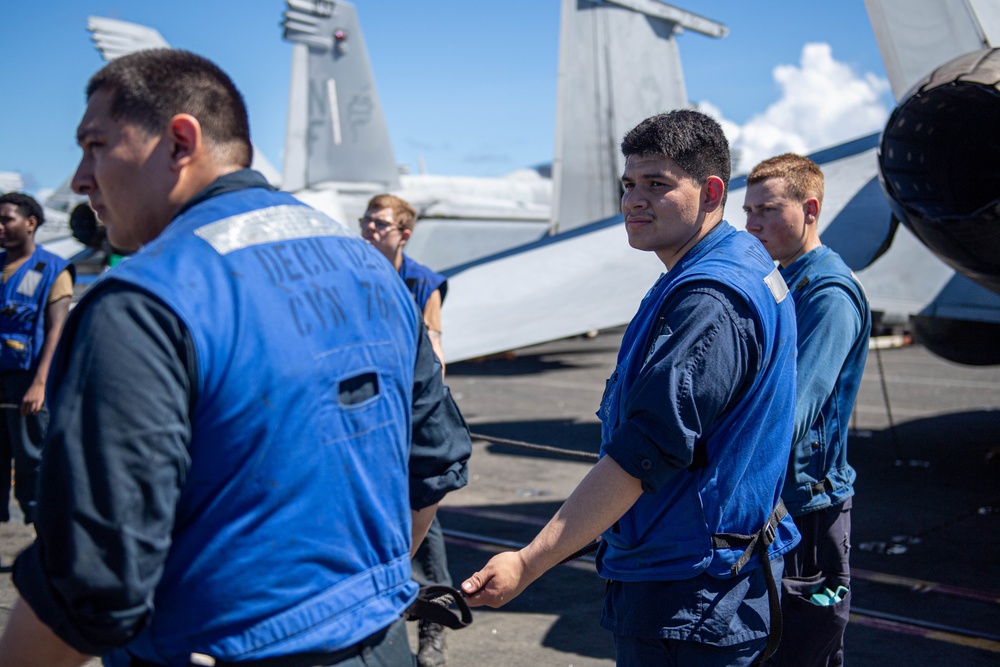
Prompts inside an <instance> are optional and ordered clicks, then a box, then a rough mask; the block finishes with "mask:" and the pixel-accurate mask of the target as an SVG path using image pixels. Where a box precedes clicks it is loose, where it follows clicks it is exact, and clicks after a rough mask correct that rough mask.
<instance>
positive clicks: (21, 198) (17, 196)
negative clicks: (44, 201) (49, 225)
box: [0, 192, 45, 227]
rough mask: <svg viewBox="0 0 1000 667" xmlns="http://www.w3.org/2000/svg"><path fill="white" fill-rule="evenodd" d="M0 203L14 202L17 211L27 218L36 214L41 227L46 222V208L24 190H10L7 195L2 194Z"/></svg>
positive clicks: (35, 216)
mask: <svg viewBox="0 0 1000 667" xmlns="http://www.w3.org/2000/svg"><path fill="white" fill-rule="evenodd" d="M0 204H13V205H14V206H16V207H17V212H18V213H20V214H21V215H23V216H24V217H25V218H30V217H32V216H34V218H35V220H36V221H37V222H38V226H39V227H41V226H42V225H43V224H45V209H44V208H42V205H41V204H39V203H38V202H37V201H36V200H35V198H34V197H32V196H31V195H26V194H24V193H23V192H8V193H7V194H5V195H0Z"/></svg>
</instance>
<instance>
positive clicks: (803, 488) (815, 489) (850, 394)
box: [781, 246, 872, 516]
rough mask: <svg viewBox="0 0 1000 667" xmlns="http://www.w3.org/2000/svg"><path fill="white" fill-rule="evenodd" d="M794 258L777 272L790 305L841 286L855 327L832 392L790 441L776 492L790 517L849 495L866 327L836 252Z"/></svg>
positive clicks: (864, 310) (857, 289)
mask: <svg viewBox="0 0 1000 667" xmlns="http://www.w3.org/2000/svg"><path fill="white" fill-rule="evenodd" d="M800 259H802V260H805V261H804V262H801V263H800V262H799V261H798V260H796V261H795V262H793V263H792V264H791V266H789V267H788V268H789V269H792V271H791V272H789V271H787V270H785V271H782V276H783V277H784V279H785V282H786V283H787V284H788V287H789V289H790V290H791V294H792V300H793V301H794V303H795V305H796V306H798V305H799V304H800V303H804V302H806V301H808V300H810V299H812V298H816V295H817V293H818V292H821V291H822V290H827V289H842V290H844V291H845V292H847V294H848V295H849V296H850V297H851V300H852V301H854V304H855V305H856V306H857V308H858V311H859V313H860V314H861V332H860V333H859V334H858V337H857V339H856V340H855V341H854V344H853V345H852V346H851V350H850V352H849V353H848V355H847V358H846V359H844V361H843V366H842V367H841V369H840V372H839V374H838V376H837V383H836V385H834V389H833V393H831V394H830V396H829V398H827V400H826V402H825V403H824V404H823V407H822V408H820V412H819V415H817V417H816V421H815V422H814V423H813V424H812V425H811V426H810V427H809V430H808V431H806V433H805V434H803V436H802V437H801V438H800V439H799V441H798V442H796V443H794V444H793V445H792V455H791V458H790V459H789V467H788V475H787V477H786V478H785V490H784V491H783V492H782V494H781V497H782V499H783V500H784V501H785V506H786V507H787V508H788V511H789V512H790V513H791V514H792V515H793V516H799V515H802V514H807V513H809V512H814V511H817V510H821V509H824V508H827V507H830V506H831V505H839V504H840V503H842V502H844V501H845V500H847V499H848V498H850V497H851V496H853V495H854V480H855V479H856V478H857V473H856V472H855V471H854V468H852V467H851V465H850V464H849V463H848V462H847V434H848V430H849V424H850V419H851V411H852V410H853V409H854V400H855V399H856V398H857V395H858V389H860V387H861V375H862V374H863V373H864V370H865V360H866V359H867V358H868V339H869V337H870V336H871V329H872V313H871V307H870V306H869V305H868V297H867V296H866V295H865V291H864V288H863V287H862V285H861V282H860V281H859V280H858V278H857V276H855V275H854V272H853V271H851V269H850V267H848V266H847V264H845V263H844V260H843V259H841V257H840V255H838V254H837V253H835V252H834V251H833V250H831V249H830V248H827V247H826V246H821V247H819V248H817V249H815V250H813V251H811V252H809V253H807V254H806V255H805V256H803V257H802V258H800ZM806 370H808V369H806Z"/></svg>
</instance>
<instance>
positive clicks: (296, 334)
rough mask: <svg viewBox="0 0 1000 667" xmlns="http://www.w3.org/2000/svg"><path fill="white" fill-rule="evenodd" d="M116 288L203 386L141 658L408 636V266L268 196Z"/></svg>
mask: <svg viewBox="0 0 1000 667" xmlns="http://www.w3.org/2000/svg"><path fill="white" fill-rule="evenodd" d="M105 280H115V281H120V282H124V283H129V284H131V285H134V286H136V287H138V288H139V289H142V290H145V291H147V292H149V293H151V294H152V295H154V296H156V297H157V298H158V299H160V300H162V301H163V302H164V303H165V304H166V305H167V306H168V307H169V308H170V309H171V310H172V311H173V312H174V313H176V314H177V316H178V317H179V318H180V319H181V321H182V322H183V323H184V325H185V326H186V327H187V329H188V331H189V332H190V335H191V338H192V340H193V343H194V347H195V352H196V359H197V368H198V375H197V382H198V383H197V386H196V387H195V388H194V392H193V394H194V396H193V400H194V401H195V402H194V404H193V407H192V411H191V434H192V440H191V444H190V457H191V466H190V470H189V472H188V475H187V478H186V479H185V480H184V484H183V487H182V488H181V490H180V496H179V498H178V500H177V514H176V521H175V526H174V530H173V535H172V543H171V545H170V549H169V554H168V556H167V559H166V563H165V566H164V570H163V573H162V577H161V578H160V581H159V584H158V586H157V588H156V591H155V595H154V605H155V612H154V613H153V615H152V617H151V618H150V620H149V624H148V625H147V627H146V628H145V629H144V630H143V631H142V632H141V633H140V634H139V636H138V637H137V638H136V639H135V640H134V641H133V642H131V643H130V644H129V645H128V646H127V647H126V648H127V649H128V651H130V652H131V653H132V654H134V655H136V656H138V657H141V658H145V659H147V660H150V661H153V662H157V663H160V664H166V665H171V666H173V665H187V664H188V663H187V658H188V655H189V653H190V652H192V651H196V652H199V653H204V654H207V655H211V656H213V657H216V658H222V659H225V660H227V661H244V660H253V659H260V658H266V657H272V656H279V655H286V654H291V653H301V652H313V651H335V650H338V649H342V648H345V647H348V646H351V645H353V644H355V643H357V642H358V641H360V640H362V639H364V638H365V637H367V636H369V635H371V634H372V633H374V632H376V631H378V630H379V629H381V628H384V627H386V626H388V625H389V624H391V623H392V622H394V621H396V620H397V619H399V617H400V614H401V613H402V612H403V611H404V610H405V609H406V608H407V607H408V606H409V604H410V603H411V602H412V601H413V599H414V598H415V596H416V592H417V585H416V584H415V583H414V582H413V581H412V579H411V572H410V505H409V490H408V489H409V484H408V479H407V470H408V457H409V446H410V432H411V422H410V409H411V407H410V406H411V402H412V388H413V368H414V360H415V358H416V347H417V335H418V332H419V322H420V320H419V314H418V313H417V310H416V308H415V306H414V303H413V298H412V297H411V296H410V294H409V292H407V290H406V287H405V286H404V284H403V282H402V281H401V280H399V278H398V276H397V275H396V273H395V271H393V267H392V265H391V264H389V263H388V262H386V261H385V258H384V257H383V256H382V255H381V254H380V253H379V252H378V251H377V250H376V249H374V248H373V247H371V246H369V245H368V244H367V243H365V242H364V241H362V240H361V239H359V238H353V237H351V236H350V235H349V234H348V232H346V230H345V228H344V227H342V226H341V225H339V224H338V223H336V222H334V221H333V220H331V219H330V218H328V217H326V216H325V215H323V214H321V213H319V212H317V211H315V210H312V209H310V208H308V207H306V206H305V205H303V204H301V203H300V202H298V201H297V200H295V199H294V198H292V197H291V196H290V195H287V194H284V193H275V192H272V191H270V190H267V189H264V188H250V189H245V190H239V191H237V192H231V193H227V194H222V195H218V196H215V197H212V198H210V199H207V200H205V201H203V202H200V203H198V204H196V205H195V206H193V207H192V208H191V209H189V210H187V211H185V212H183V213H182V214H181V215H180V216H179V217H178V218H176V219H175V220H174V221H173V222H171V224H170V225H169V226H168V227H167V229H166V230H165V231H164V232H163V233H162V234H161V235H160V236H159V237H158V238H157V239H156V240H154V241H153V242H152V243H150V244H149V245H147V246H146V247H144V248H143V249H142V250H141V251H140V252H138V253H137V254H135V255H134V256H132V258H131V259H129V261H127V262H124V263H122V264H121V265H119V266H118V267H117V268H115V269H114V270H113V271H111V272H109V273H108V274H107V275H106V277H105ZM150 400H156V397H155V396H151V397H150ZM137 576H139V575H137ZM142 576H154V573H146V574H145V575H142Z"/></svg>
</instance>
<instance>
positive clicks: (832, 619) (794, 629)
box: [768, 498, 852, 667]
mask: <svg viewBox="0 0 1000 667" xmlns="http://www.w3.org/2000/svg"><path fill="white" fill-rule="evenodd" d="M851 501H852V499H851V498H848V499H847V500H846V501H844V502H843V503H841V504H839V505H834V506H832V507H827V508H826V509H822V510H818V511H816V512H810V513H809V514H803V515H802V516H797V517H795V526H796V528H798V529H799V533H801V534H802V541H801V542H799V544H798V545H797V546H796V547H795V548H794V549H793V550H792V551H790V552H788V553H787V554H785V574H784V577H783V578H782V581H781V586H782V592H781V593H782V594H781V615H782V618H783V620H784V631H783V632H782V634H781V644H780V645H779V646H778V652H777V653H776V654H775V655H774V656H773V657H772V658H771V659H770V660H769V661H768V665H775V666H779V667H785V666H787V667H793V666H794V667H837V666H839V665H843V664H844V630H845V629H846V628H847V621H848V618H849V616H850V613H851V592H850V587H851V567H850V562H849V557H850V552H851V504H852V503H851ZM838 586H844V587H845V588H847V589H848V592H847V594H846V595H845V596H844V597H843V599H841V600H840V601H839V602H836V603H834V604H831V605H823V606H820V605H816V604H813V603H812V602H810V600H809V598H810V596H811V595H812V594H813V593H816V592H819V591H822V590H823V589H824V588H829V589H830V590H832V591H836V590H837V587H838Z"/></svg>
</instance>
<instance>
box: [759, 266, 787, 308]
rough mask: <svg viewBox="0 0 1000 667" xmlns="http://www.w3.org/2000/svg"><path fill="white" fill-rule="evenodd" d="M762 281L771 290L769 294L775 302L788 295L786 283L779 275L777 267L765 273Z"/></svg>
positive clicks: (779, 301) (782, 299)
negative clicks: (765, 276) (765, 275)
mask: <svg viewBox="0 0 1000 667" xmlns="http://www.w3.org/2000/svg"><path fill="white" fill-rule="evenodd" d="M764 282H765V283H767V287H768V289H770V290H771V296H773V297H774V301H775V303H781V302H782V301H784V300H785V297H786V296H788V285H786V284H785V279H784V278H782V277H781V273H780V272H779V271H778V268H777V267H775V268H774V269H773V270H772V271H771V273H769V274H767V278H764Z"/></svg>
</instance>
